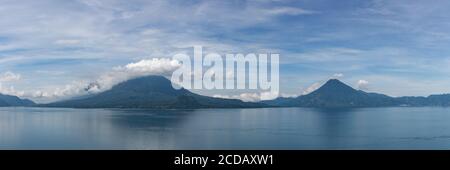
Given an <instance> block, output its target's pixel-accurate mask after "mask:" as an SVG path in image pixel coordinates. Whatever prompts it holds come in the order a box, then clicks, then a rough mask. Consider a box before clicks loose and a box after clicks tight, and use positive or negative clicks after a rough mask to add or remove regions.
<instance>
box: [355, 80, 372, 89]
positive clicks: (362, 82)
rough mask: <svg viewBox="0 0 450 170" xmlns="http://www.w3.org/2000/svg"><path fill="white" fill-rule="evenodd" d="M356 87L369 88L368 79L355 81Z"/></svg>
mask: <svg viewBox="0 0 450 170" xmlns="http://www.w3.org/2000/svg"><path fill="white" fill-rule="evenodd" d="M356 87H357V88H358V89H359V90H368V89H369V81H367V80H358V82H357V83H356Z"/></svg>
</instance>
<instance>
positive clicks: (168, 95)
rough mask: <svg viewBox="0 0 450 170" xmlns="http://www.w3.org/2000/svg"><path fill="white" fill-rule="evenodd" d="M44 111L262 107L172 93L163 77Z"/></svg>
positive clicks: (136, 81)
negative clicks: (58, 109) (61, 109)
mask: <svg viewBox="0 0 450 170" xmlns="http://www.w3.org/2000/svg"><path fill="white" fill-rule="evenodd" d="M39 106H44V107H70V108H159V109H173V108H186V109H191V108H252V107H263V106H265V104H262V103H250V102H243V101H241V100H237V99H220V98H213V97H208V96H202V95H198V94H195V93H192V92H190V91H188V90H186V89H184V88H181V89H174V88H173V87H172V85H171V82H170V80H168V79H167V78H165V77H162V76H144V77H138V78H134V79H131V80H128V81H125V82H122V83H119V84H117V85H115V86H113V87H112V88H111V89H110V90H107V91H104V92H101V93H98V94H95V95H92V96H88V97H81V99H73V100H65V101H59V102H54V103H49V104H41V105H39Z"/></svg>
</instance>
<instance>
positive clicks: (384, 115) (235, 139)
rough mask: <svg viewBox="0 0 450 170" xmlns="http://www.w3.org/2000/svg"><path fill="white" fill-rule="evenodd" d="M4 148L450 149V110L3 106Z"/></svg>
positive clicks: (0, 141)
mask: <svg viewBox="0 0 450 170" xmlns="http://www.w3.org/2000/svg"><path fill="white" fill-rule="evenodd" d="M0 149H450V108H441V107H435V108H430V107H423V108H405V107H397V108H363V109H338V110H336V109H334V110H327V109H310V108H266V109H200V110H119V109H59V108H0Z"/></svg>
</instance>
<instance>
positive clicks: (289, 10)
mask: <svg viewBox="0 0 450 170" xmlns="http://www.w3.org/2000/svg"><path fill="white" fill-rule="evenodd" d="M267 11H268V13H269V14H273V15H310V14H316V13H317V12H316V11H311V10H305V9H302V8H294V7H280V8H274V9H268V10H267Z"/></svg>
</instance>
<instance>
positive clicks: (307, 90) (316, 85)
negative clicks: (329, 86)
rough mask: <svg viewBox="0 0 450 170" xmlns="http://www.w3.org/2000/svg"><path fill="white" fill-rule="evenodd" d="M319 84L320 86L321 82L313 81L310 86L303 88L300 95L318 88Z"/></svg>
mask: <svg viewBox="0 0 450 170" xmlns="http://www.w3.org/2000/svg"><path fill="white" fill-rule="evenodd" d="M320 86H322V83H319V82H317V83H314V84H312V85H311V86H309V87H308V88H306V89H305V90H303V93H302V95H307V94H309V93H311V92H313V91H315V90H317V89H319V88H320Z"/></svg>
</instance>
